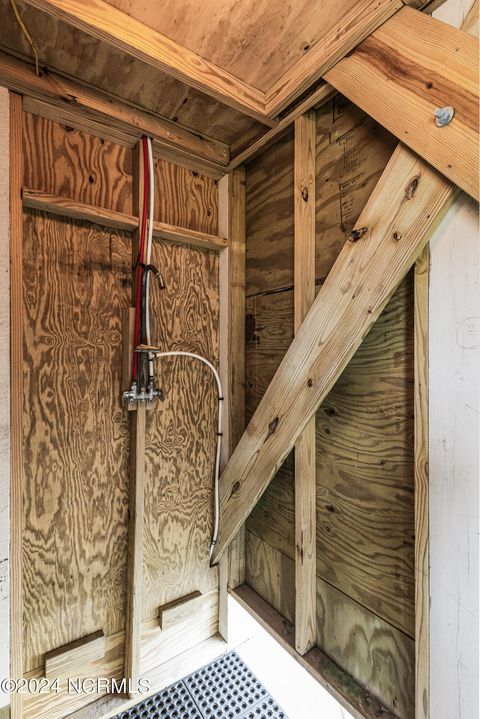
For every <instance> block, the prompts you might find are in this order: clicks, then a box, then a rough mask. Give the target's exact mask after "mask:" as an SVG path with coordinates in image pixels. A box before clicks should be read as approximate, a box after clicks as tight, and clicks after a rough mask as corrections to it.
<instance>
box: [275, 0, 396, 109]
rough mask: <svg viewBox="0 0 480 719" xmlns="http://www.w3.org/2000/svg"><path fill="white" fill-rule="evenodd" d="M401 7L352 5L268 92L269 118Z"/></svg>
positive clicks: (383, 1) (382, 1)
mask: <svg viewBox="0 0 480 719" xmlns="http://www.w3.org/2000/svg"><path fill="white" fill-rule="evenodd" d="M401 7H403V3H402V2H401V0H379V1H378V2H375V3H372V2H371V0H359V1H357V2H355V3H352V6H351V8H350V9H349V10H348V11H347V12H346V13H345V15H344V16H343V17H342V18H341V19H340V20H339V22H338V23H337V24H335V25H334V26H333V27H332V28H331V29H330V30H329V32H328V33H326V34H325V36H324V37H322V39H321V40H320V41H319V42H317V43H316V44H315V45H314V46H313V47H312V48H311V50H309V52H307V53H305V55H304V56H303V57H302V58H301V59H300V60H299V61H298V62H297V63H296V64H295V65H294V66H293V67H292V68H290V70H288V71H287V72H286V73H285V74H284V75H283V77H281V78H280V80H278V82H276V83H275V84H274V85H273V87H271V88H270V89H269V90H268V92H267V93H266V96H265V109H266V113H267V115H269V116H270V117H275V116H276V115H278V113H279V112H281V111H282V110H284V109H285V108H286V107H287V106H288V105H289V104H290V103H291V102H292V101H293V100H294V99H295V98H296V97H298V96H299V95H301V94H302V93H303V92H305V91H306V90H307V89H308V88H309V87H310V85H312V84H313V83H314V82H316V81H317V80H318V79H319V78H321V77H323V76H324V75H325V73H326V72H327V70H329V69H330V68H331V67H333V66H334V65H335V63H337V62H338V61H339V60H341V59H342V57H345V55H347V54H348V53H349V52H350V51H351V50H353V48H354V47H355V46H356V45H358V43H359V42H361V41H362V40H364V39H365V38H366V37H368V35H370V34H371V33H372V32H373V31H374V30H375V29H376V28H378V27H379V25H382V23H384V22H385V20H387V19H388V18H389V17H391V16H392V15H393V14H394V13H396V12H397V10H399V9H400V8H401Z"/></svg>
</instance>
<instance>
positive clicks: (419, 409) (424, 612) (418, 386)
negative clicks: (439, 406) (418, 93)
mask: <svg viewBox="0 0 480 719" xmlns="http://www.w3.org/2000/svg"><path fill="white" fill-rule="evenodd" d="M429 266H430V253H429V249H428V246H427V247H426V248H425V250H424V252H423V254H422V256H421V258H420V259H419V260H418V261H417V262H416V264H415V285H414V287H415V289H414V366H415V717H416V719H429V716H430V710H429V694H430V692H429V671H430V658H429V655H430V631H429V612H430V582H429V578H430V562H429V546H428V545H429V542H428V537H429V530H428V523H429V522H428V517H429V501H428V496H429V491H428V283H429Z"/></svg>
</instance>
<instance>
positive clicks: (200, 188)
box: [155, 159, 218, 235]
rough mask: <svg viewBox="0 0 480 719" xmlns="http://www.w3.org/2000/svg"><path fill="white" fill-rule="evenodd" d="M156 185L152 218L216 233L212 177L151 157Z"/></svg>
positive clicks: (191, 228)
mask: <svg viewBox="0 0 480 719" xmlns="http://www.w3.org/2000/svg"><path fill="white" fill-rule="evenodd" d="M155 185H156V187H157V188H158V192H157V194H156V204H155V220H158V221H159V222H165V223H167V224H169V225H178V226H179V227H185V228H188V229H190V230H196V231H197V232H206V233H208V234H210V235H216V234H218V187H217V183H216V182H215V180H212V179H211V178H209V177H205V176H203V175H199V174H198V172H194V171H192V170H188V169H186V168H185V167H179V166H178V165H174V164H172V163H171V162H166V161H165V160H159V159H156V160H155Z"/></svg>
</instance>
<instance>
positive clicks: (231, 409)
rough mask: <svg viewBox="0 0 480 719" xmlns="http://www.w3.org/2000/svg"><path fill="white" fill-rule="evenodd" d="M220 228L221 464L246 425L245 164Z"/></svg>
mask: <svg viewBox="0 0 480 719" xmlns="http://www.w3.org/2000/svg"><path fill="white" fill-rule="evenodd" d="M218 189H219V231H221V232H222V233H223V234H225V235H226V236H228V248H227V249H226V250H224V251H223V252H222V253H221V255H220V258H219V302H220V307H219V323H220V326H219V371H220V378H221V382H222V387H223V395H224V405H223V411H224V414H223V417H224V418H225V419H224V429H223V441H222V453H221V458H220V462H221V467H223V466H225V464H226V462H227V460H228V458H229V457H230V454H231V452H232V451H233V448H234V447H235V446H236V444H237V442H238V440H239V439H240V437H241V435H242V432H243V430H244V429H245V249H246V230H245V220H246V214H245V168H244V167H239V168H237V169H236V170H234V171H233V172H231V173H229V174H228V175H227V176H226V177H225V178H224V179H222V180H221V181H220V183H219V188H218ZM219 579H220V602H219V615H220V616H219V629H220V633H221V635H222V637H223V638H224V639H226V638H227V636H228V593H227V589H228V588H234V587H237V586H238V585H240V584H243V583H244V581H245V528H244V527H242V528H241V529H240V531H239V532H238V533H237V536H236V538H235V539H234V541H233V543H232V546H231V548H230V549H229V552H228V556H227V557H226V558H225V559H224V560H223V562H222V565H221V566H220V567H219Z"/></svg>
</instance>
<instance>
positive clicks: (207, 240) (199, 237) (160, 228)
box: [153, 222, 228, 252]
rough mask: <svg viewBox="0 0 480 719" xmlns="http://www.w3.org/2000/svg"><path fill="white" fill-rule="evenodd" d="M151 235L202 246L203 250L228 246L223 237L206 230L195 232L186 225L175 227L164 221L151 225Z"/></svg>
mask: <svg viewBox="0 0 480 719" xmlns="http://www.w3.org/2000/svg"><path fill="white" fill-rule="evenodd" d="M153 236H154V237H157V238H161V239H162V240H169V241H170V242H181V243H182V244H186V245H191V246H192V247H203V249H205V250H216V251H217V252H218V251H221V250H224V249H225V248H226V247H227V246H228V240H227V239H225V237H218V236H217V235H209V234H208V233H206V232H197V230H190V229H188V228H186V227H176V226H175V225H169V224H167V223H166V222H155V223H154V225H153Z"/></svg>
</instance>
